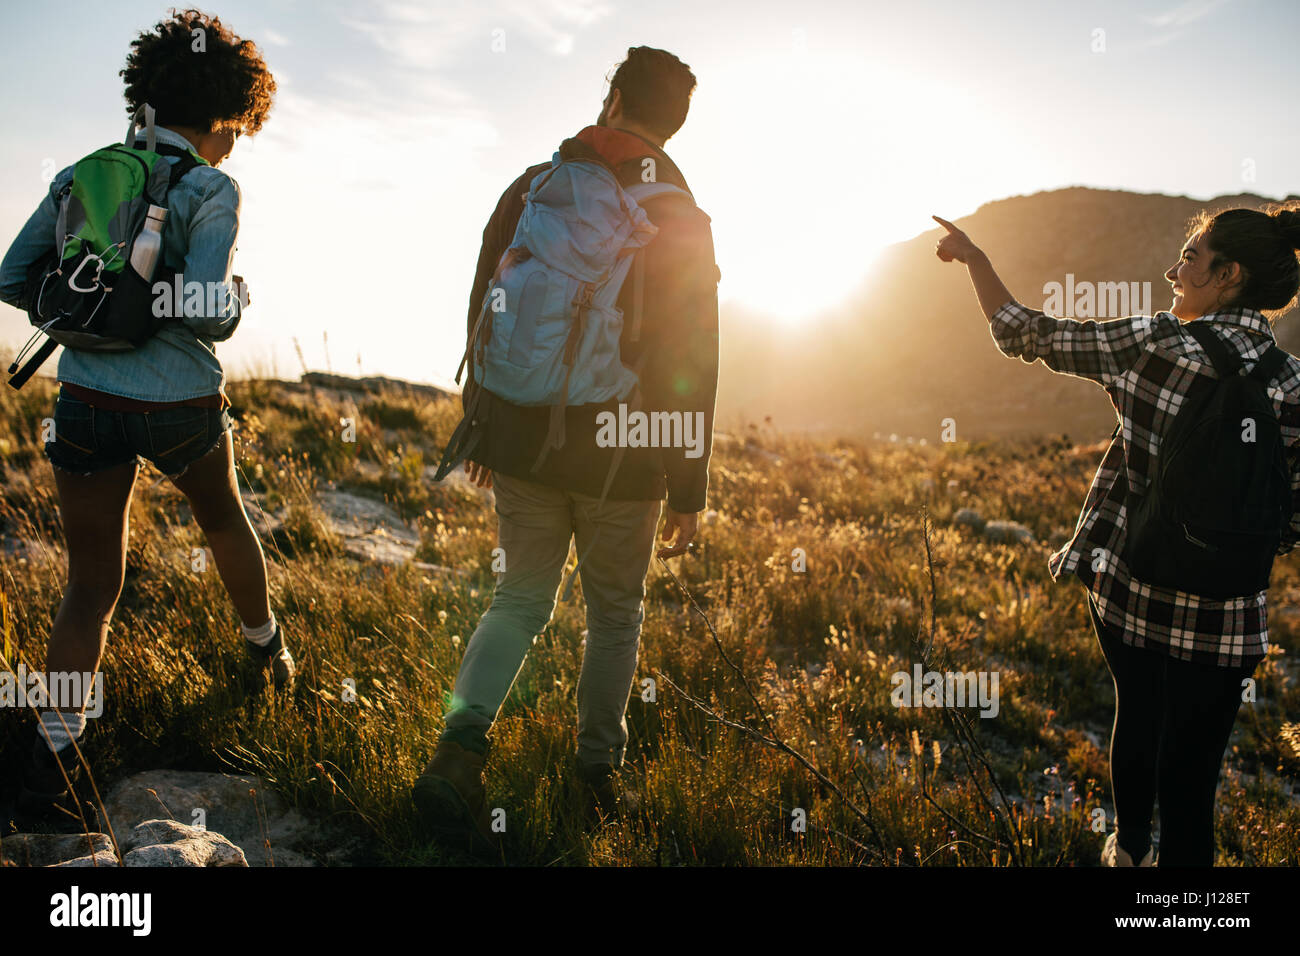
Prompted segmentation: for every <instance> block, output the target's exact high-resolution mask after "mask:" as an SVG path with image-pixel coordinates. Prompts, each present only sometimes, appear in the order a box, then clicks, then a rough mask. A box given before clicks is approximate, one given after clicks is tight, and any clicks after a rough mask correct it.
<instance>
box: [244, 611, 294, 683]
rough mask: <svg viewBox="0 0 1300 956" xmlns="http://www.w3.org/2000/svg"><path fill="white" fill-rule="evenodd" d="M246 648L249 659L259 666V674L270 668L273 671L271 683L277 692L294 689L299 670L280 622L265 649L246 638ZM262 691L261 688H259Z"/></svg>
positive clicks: (277, 623)
mask: <svg viewBox="0 0 1300 956" xmlns="http://www.w3.org/2000/svg"><path fill="white" fill-rule="evenodd" d="M244 646H245V647H246V648H247V650H248V656H249V658H250V659H251V660H252V661H253V662H254V663H255V664H257V665H258V670H259V674H258V676H259V677H260V676H261V673H260V672H261V671H262V670H265V669H266V668H267V667H268V666H269V667H270V669H271V682H272V684H274V685H275V689H276V690H286V689H291V688H292V687H293V677H294V674H295V673H296V672H297V668H295V667H294V664H293V656H292V655H290V653H289V648H287V647H285V646H284V630H283V629H282V628H281V627H280V624H279V622H278V621H277V622H276V625H275V634H274V635H272V637H271V640H270V641H269V642H268V643H267V644H266V646H265V647H263V646H262V645H260V644H254V643H253V642H252V641H250V640H249V639H248V638H244ZM258 689H259V690H260V689H261V688H260V687H259V688H258Z"/></svg>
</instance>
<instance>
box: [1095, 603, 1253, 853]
mask: <svg viewBox="0 0 1300 956" xmlns="http://www.w3.org/2000/svg"><path fill="white" fill-rule="evenodd" d="M1088 610H1089V611H1090V612H1091V613H1092V623H1093V627H1094V628H1095V629H1096V631H1097V640H1098V641H1099V642H1100V643H1101V650H1102V653H1103V654H1104V655H1105V656H1106V664H1107V666H1108V667H1109V668H1110V673H1111V676H1112V677H1113V678H1114V679H1115V726H1114V728H1113V729H1112V731H1111V742H1110V780H1111V789H1112V791H1113V793H1114V797H1115V828H1116V830H1117V832H1118V834H1119V836H1118V840H1119V844H1120V846H1121V847H1123V849H1124V850H1125V852H1127V853H1129V854H1130V855H1131V856H1132V857H1133V862H1134V863H1138V862H1141V858H1142V856H1143V855H1145V853H1146V848H1147V847H1148V846H1149V845H1150V842H1151V817H1152V813H1153V811H1154V809H1155V802H1156V795H1157V793H1159V796H1160V850H1159V860H1158V863H1159V865H1160V866H1161V867H1166V866H1213V865H1214V794H1215V790H1216V789H1217V787H1218V784H1219V768H1220V766H1221V765H1222V763H1223V753H1224V751H1225V750H1226V749H1227V746H1228V737H1229V735H1230V734H1231V733H1232V725H1233V722H1234V721H1235V720H1236V719H1237V709H1238V708H1239V707H1240V706H1241V692H1242V681H1243V680H1245V679H1246V678H1247V677H1249V676H1250V675H1251V674H1252V673H1254V670H1255V666H1254V665H1251V666H1247V667H1218V666H1215V665H1212V664H1193V663H1190V662H1188V661H1181V660H1177V659H1176V658H1173V657H1170V656H1169V655H1168V654H1164V653H1162V652H1160V651H1157V650H1153V649H1150V648H1139V647H1130V646H1129V645H1128V644H1125V643H1124V642H1123V640H1122V639H1121V638H1120V635H1119V634H1118V633H1117V632H1116V631H1115V629H1114V628H1112V627H1111V626H1110V625H1108V624H1106V623H1104V622H1103V621H1102V620H1101V618H1100V616H1099V615H1098V614H1097V609H1096V607H1095V606H1094V605H1093V602H1092V599H1091V596H1090V597H1089V600H1088Z"/></svg>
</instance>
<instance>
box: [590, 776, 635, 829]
mask: <svg viewBox="0 0 1300 956" xmlns="http://www.w3.org/2000/svg"><path fill="white" fill-rule="evenodd" d="M577 776H578V781H579V785H580V786H581V789H582V814H583V820H584V822H586V823H587V824H589V825H591V826H601V825H603V824H605V823H606V822H609V821H611V820H614V819H616V818H625V817H627V816H628V815H630V814H634V813H636V811H637V810H638V809H640V806H641V796H640V794H638V793H637V792H636V791H635V790H629V789H627V788H626V787H624V786H623V783H622V779H621V776H620V774H619V772H618V771H617V770H615V769H614V765H613V764H608V763H598V764H584V763H583V762H582V761H577Z"/></svg>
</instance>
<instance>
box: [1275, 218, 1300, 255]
mask: <svg viewBox="0 0 1300 956" xmlns="http://www.w3.org/2000/svg"><path fill="white" fill-rule="evenodd" d="M1273 218H1274V219H1276V220H1277V224H1278V225H1279V226H1281V227H1282V235H1283V236H1285V237H1286V240H1287V241H1288V242H1289V243H1291V245H1292V246H1294V247H1295V248H1297V249H1300V209H1279V210H1278V211H1277V212H1275V213H1274V214H1273Z"/></svg>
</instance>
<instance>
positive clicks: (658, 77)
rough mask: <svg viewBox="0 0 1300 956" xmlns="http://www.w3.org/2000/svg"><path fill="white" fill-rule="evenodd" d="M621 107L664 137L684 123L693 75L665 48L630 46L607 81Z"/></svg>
mask: <svg viewBox="0 0 1300 956" xmlns="http://www.w3.org/2000/svg"><path fill="white" fill-rule="evenodd" d="M609 88H610V90H618V91H619V95H620V97H621V98H622V103H623V110H624V111H625V112H626V113H627V115H628V116H630V117H631V118H632V119H634V120H636V121H637V122H638V123H640V124H642V125H643V126H645V127H647V128H648V129H651V130H653V131H654V132H655V133H656V134H657V135H659V136H662V137H663V138H664V139H668V138H669V137H671V136H672V135H673V134H674V133H676V132H677V131H678V130H679V129H681V128H682V124H683V123H684V122H686V111H687V110H688V109H690V105H691V93H692V92H693V91H694V90H695V74H694V73H692V72H691V68H690V67H689V66H687V65H686V64H685V63H683V62H682V61H681V60H679V59H677V57H675V56H673V55H672V54H671V53H669V52H668V51H666V50H656V49H654V48H653V47H648V46H634V47H630V48H629V49H628V51H627V59H625V60H624V61H623V62H622V63H620V64H619V65H618V68H617V69H616V70H615V71H614V75H613V77H611V78H610V81H609Z"/></svg>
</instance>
